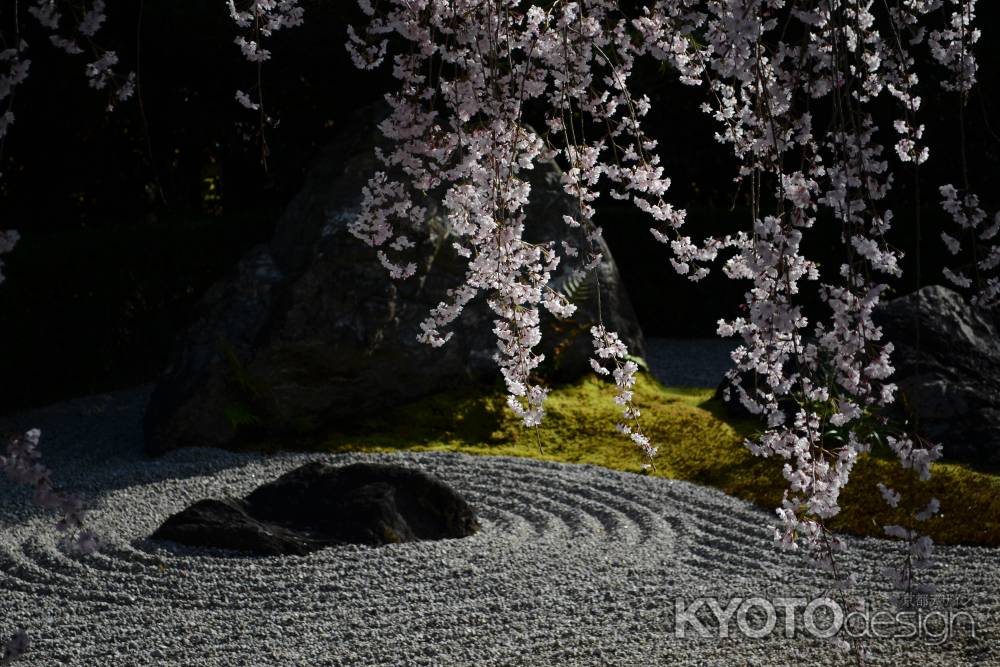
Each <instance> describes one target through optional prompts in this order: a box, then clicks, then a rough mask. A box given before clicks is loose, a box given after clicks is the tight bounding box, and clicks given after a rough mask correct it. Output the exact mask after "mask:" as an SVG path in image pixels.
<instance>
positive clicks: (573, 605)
mask: <svg viewBox="0 0 1000 667" xmlns="http://www.w3.org/2000/svg"><path fill="white" fill-rule="evenodd" d="M148 391H149V389H148V387H147V388H139V389H134V390H129V391H124V392H118V393H116V394H111V395H105V396H100V397H91V398H85V399H77V400H75V401H72V402H69V403H65V404H61V405H59V406H53V407H51V408H47V409H44V410H39V411H35V412H33V413H29V414H27V415H22V416H20V417H18V418H16V419H14V420H7V422H6V423H4V424H2V427H3V429H11V430H13V429H23V428H27V427H30V426H38V427H40V428H42V429H43V437H42V451H43V454H44V456H45V458H46V460H47V461H48V462H49V463H50V465H52V466H53V468H54V469H55V480H56V482H57V483H58V484H59V485H61V486H63V487H65V488H69V489H72V490H74V491H77V492H80V493H83V494H84V495H85V496H86V497H87V498H88V504H89V506H90V507H92V508H93V509H92V510H91V512H90V515H89V519H90V522H91V525H92V526H93V527H94V528H95V529H96V530H97V531H98V532H100V533H101V534H102V535H103V536H105V538H106V542H105V544H104V545H103V546H102V547H101V549H100V551H99V552H98V553H97V554H94V555H90V556H72V555H68V554H67V553H65V552H64V551H62V550H61V549H60V548H59V547H57V546H56V542H55V538H54V534H53V530H52V529H51V526H52V519H51V517H48V516H42V515H39V514H38V513H37V512H36V511H35V510H34V509H33V506H32V505H31V504H30V503H29V502H28V498H27V495H26V493H25V492H24V491H23V490H20V489H14V488H12V487H11V485H10V484H9V483H7V482H6V481H2V482H0V592H2V594H0V634H2V635H3V636H9V635H10V633H12V632H13V630H14V629H15V628H16V627H19V626H24V627H26V628H27V630H28V632H29V633H30V635H31V637H32V638H33V641H34V645H33V648H32V651H31V654H30V657H29V659H27V660H26V661H25V663H24V664H27V665H88V666H89V665H122V666H126V665H127V666H141V665H199V666H205V667H212V666H221V665H227V666H228V665H310V666H312V665H351V666H355V665H407V666H408V665H469V666H473V665H475V666H489V665H553V666H556V665H581V666H582V665H587V666H589V665H826V664H830V665H835V664H847V663H846V661H845V660H844V659H843V657H842V656H841V655H839V654H837V653H836V652H834V651H832V650H831V648H830V646H829V644H827V643H825V642H823V641H820V640H814V639H810V638H806V637H799V638H795V639H792V640H788V639H785V638H784V637H783V636H782V635H781V633H780V632H775V633H774V634H773V635H772V636H771V637H769V638H765V639H759V640H754V639H747V638H743V637H739V636H737V637H733V638H729V639H719V638H715V637H713V638H709V639H694V638H691V637H690V636H689V637H686V638H678V637H676V636H675V635H674V609H675V599H676V598H677V597H679V596H700V595H711V596H715V597H718V598H729V597H731V596H734V595H735V596H739V597H744V598H746V597H755V596H764V597H807V598H808V597H812V596H816V595H820V594H822V593H823V591H824V583H823V579H822V578H821V577H819V576H817V575H815V574H812V573H811V572H810V571H809V570H807V569H806V568H804V567H803V563H802V561H801V560H800V559H799V557H797V556H796V555H794V554H788V553H785V552H781V551H778V550H777V549H775V547H774V546H773V545H772V543H771V541H770V539H769V538H768V536H767V534H766V530H765V526H766V524H768V522H769V521H770V518H771V517H770V515H769V513H767V512H763V511H761V510H760V509H757V508H754V507H753V506H751V505H750V504H748V503H746V502H743V501H740V500H737V499H734V498H731V497H728V496H726V495H724V494H723V493H721V492H719V491H717V490H714V489H710V488H705V487H700V486H696V485H693V484H689V483H684V482H676V481H667V480H662V479H653V478H649V477H644V476H639V475H632V474H627V473H618V472H613V471H609V470H605V469H602V468H597V467H593V466H580V465H564V464H553V463H544V462H538V461H532V460H528V459H516V458H494V457H471V456H466V455H459V454H396V455H379V456H362V455H341V456H322V455H315V454H313V455H280V456H274V457H260V456H251V455H242V454H234V453H229V452H224V451H221V450H215V449H185V450H181V451H177V452H173V453H171V454H168V455H166V456H164V457H162V458H160V459H156V460H148V459H146V458H144V457H143V456H142V453H141V429H140V426H139V420H140V418H141V413H142V406H143V405H144V402H145V399H146V397H147V396H148ZM315 459H321V460H328V461H330V462H332V463H347V462H351V461H358V460H378V461H393V462H397V463H402V464H405V465H412V466H419V467H421V468H423V469H425V470H428V471H430V472H431V473H433V474H436V475H438V476H440V477H441V478H443V479H444V480H446V481H447V482H448V483H450V484H452V485H453V486H454V487H455V488H456V489H458V490H459V491H460V492H461V493H463V494H465V495H466V496H467V498H468V499H469V500H470V502H471V503H472V505H473V506H474V507H475V508H476V510H477V512H478V513H479V516H480V518H481V521H482V523H483V528H482V530H481V531H480V532H479V533H478V534H477V535H475V536H473V537H471V538H466V539H462V540H444V541H440V542H425V543H414V544H403V545H393V546H387V547H381V548H367V547H343V548H333V549H327V550H324V551H321V552H317V553H315V554H312V555H310V556H308V557H271V558H248V557H243V556H237V555H233V554H214V555H213V554H210V553H207V552H200V551H198V550H195V549H189V548H180V547H173V548H170V547H168V546H167V545H165V544H164V543H155V542H152V541H149V540H147V539H146V538H145V536H146V535H147V534H148V533H149V532H150V531H151V530H153V529H154V528H155V527H156V526H157V525H158V524H159V522H161V521H162V520H163V519H164V518H166V517H167V516H168V515H169V514H171V513H173V512H176V511H178V510H180V509H182V508H183V507H184V506H185V505H187V504H189V503H190V502H192V501H194V500H196V499H199V498H204V497H210V496H216V497H217V496H221V495H227V494H229V495H241V494H243V493H245V492H247V491H249V490H250V489H251V488H253V487H254V486H256V485H258V484H260V483H262V482H263V481H266V480H269V479H272V478H274V477H276V476H278V475H279V474H281V473H283V472H285V471H287V470H289V469H291V468H293V467H295V466H297V465H300V464H301V463H303V462H304V461H307V460H315ZM850 543H851V547H852V548H851V555H850V557H849V558H847V559H846V560H845V564H846V565H848V566H849V567H853V568H856V569H857V570H859V571H860V572H861V573H862V576H863V578H865V579H867V580H870V581H871V580H877V579H878V576H877V575H876V574H875V573H874V569H875V568H876V567H877V566H878V565H881V564H883V563H884V562H886V560H887V558H889V557H890V556H891V555H893V554H895V553H897V551H896V547H895V546H894V545H891V544H889V543H887V542H884V541H882V540H871V539H869V540H850ZM939 564H940V567H939V569H938V570H937V571H936V572H935V573H933V574H932V575H931V576H932V578H933V579H935V580H937V581H938V582H939V584H940V587H941V589H942V592H943V593H949V594H958V595H961V596H964V597H967V598H968V599H967V600H966V601H965V602H964V603H963V607H962V608H963V609H964V610H966V611H969V612H970V613H972V614H973V616H974V618H975V619H976V623H977V628H976V634H977V637H976V638H973V637H971V636H969V633H968V632H959V633H958V635H957V636H956V637H953V638H952V639H951V640H950V641H948V642H946V643H944V644H942V645H938V646H934V645H930V644H929V643H927V642H925V641H914V640H907V641H899V642H895V643H892V642H878V643H873V644H872V645H871V647H872V650H873V652H874V658H875V659H874V660H873V663H872V664H893V665H895V664H915V665H1000V646H998V643H1000V632H998V630H1000V628H998V620H997V610H998V609H1000V604H998V602H1000V595H998V594H1000V590H998V589H1000V577H998V575H1000V550H994V549H985V548H971V547H950V548H941V549H940V559H939ZM867 595H868V598H869V599H870V600H871V601H872V602H873V603H874V604H876V605H884V594H883V593H882V592H879V591H875V590H872V591H869V592H868V594H867ZM723 605H725V601H723ZM779 627H780V626H779Z"/></svg>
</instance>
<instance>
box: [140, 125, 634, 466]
mask: <svg viewBox="0 0 1000 667" xmlns="http://www.w3.org/2000/svg"><path fill="white" fill-rule="evenodd" d="M376 124H377V117H376V112H374V111H362V112H359V114H358V117H357V119H356V121H354V122H353V123H352V124H351V125H350V127H347V128H345V131H344V132H342V133H341V135H340V136H339V138H338V139H336V140H335V141H334V142H333V143H332V144H331V145H330V146H329V147H328V148H327V150H326V151H325V152H324V153H323V155H321V156H320V158H319V159H318V160H317V161H316V163H315V165H314V166H313V167H312V168H311V170H310V171H309V172H308V174H307V177H306V180H305V184H304V186H303V188H302V190H301V191H300V192H299V193H298V194H297V195H296V197H295V198H294V199H293V200H292V202H291V203H290V204H289V206H288V207H287V209H286V210H285V212H284V213H283V215H282V217H281V219H280V220H279V222H278V225H277V228H276V231H275V234H274V237H273V238H272V240H271V242H270V243H269V244H266V245H261V246H257V247H255V248H253V249H252V250H250V251H249V252H248V253H247V255H246V256H244V257H243V258H242V259H241V260H240V262H239V264H238V265H237V266H236V267H235V269H234V270H233V271H232V273H231V275H229V276H228V277H227V278H225V279H224V280H222V281H221V282H219V283H218V284H216V285H215V286H213V287H212V288H211V289H210V290H209V291H208V292H207V293H206V295H205V296H204V298H203V300H202V302H201V304H200V306H199V310H198V313H197V316H196V318H195V322H194V324H193V325H192V326H191V327H190V329H189V330H188V331H187V332H186V333H185V334H184V335H183V336H182V337H181V338H180V339H179V341H178V343H177V345H176V349H175V351H174V353H173V355H172V359H171V361H170V363H169V366H168V368H167V369H166V371H165V373H164V375H163V376H162V378H161V379H160V381H159V383H158V385H157V387H156V389H155V391H154V392H153V394H152V397H151V398H150V402H149V405H148V407H147V410H146V415H145V421H144V427H145V435H146V449H147V451H148V452H149V453H151V454H157V453H161V452H164V451H167V450H169V449H172V448H175V447H181V446H219V447H225V446H230V445H233V444H234V443H235V442H236V441H237V440H238V439H239V438H240V437H242V436H243V435H247V434H261V433H267V434H271V435H280V434H292V433H306V432H310V431H313V430H316V429H319V428H321V427H324V426H326V425H329V424H337V423H339V422H342V421H343V420H345V419H348V418H353V417H355V416H357V415H362V414H366V413H372V412H374V411H377V410H382V409H386V408H391V407H393V406H396V405H399V404H402V403H405V402H408V401H412V400H414V399H417V398H419V397H422V396H425V395H428V394H431V393H434V392H439V391H442V390H456V389H462V388H465V387H469V386H472V385H475V384H478V383H492V382H495V381H496V379H497V378H498V377H499V373H498V370H497V367H496V363H495V362H494V361H493V354H494V352H495V351H496V343H495V339H494V336H493V333H492V328H493V321H492V320H493V317H492V313H491V311H490V310H489V308H488V307H487V306H486V304H485V303H484V302H483V300H482V299H481V298H480V299H477V300H476V301H475V302H474V303H473V304H470V306H468V307H467V308H466V310H465V312H464V313H463V314H462V315H461V317H460V319H459V321H458V322H457V323H456V325H455V327H454V331H455V336H454V338H453V339H452V340H451V341H450V342H448V343H447V344H445V345H444V346H443V347H441V348H437V349H434V348H431V347H429V346H426V345H423V344H421V343H419V342H418V341H417V334H418V333H419V331H420V329H419V324H420V322H421V321H422V320H423V319H424V318H425V317H426V315H427V313H428V312H429V311H430V309H431V308H432V307H434V306H435V305H437V304H438V303H439V302H440V301H441V300H442V299H444V297H445V294H446V292H447V290H448V289H449V288H452V287H455V286H457V285H458V284H459V283H460V282H461V280H462V276H463V275H464V268H463V264H462V262H461V261H460V259H461V258H459V257H458V256H457V253H455V251H454V250H453V248H452V247H451V243H452V241H451V239H450V238H449V236H448V230H447V227H446V224H445V223H444V222H443V221H442V220H441V217H440V216H439V215H437V213H436V212H437V210H438V208H437V207H436V206H435V205H434V203H433V201H428V202H427V207H428V210H429V211H430V214H429V219H428V221H427V223H426V225H425V226H424V227H425V229H424V230H423V231H422V232H418V233H416V234H409V236H410V238H411V240H413V241H414V242H416V243H417V248H416V253H415V256H416V257H418V258H419V260H418V261H419V262H420V265H419V268H418V275H417V276H416V277H415V278H411V279H409V280H406V281H402V282H392V281H391V280H390V279H389V277H388V276H387V274H386V272H385V270H384V269H383V268H382V267H381V265H380V264H379V263H378V261H377V259H376V258H375V254H374V251H373V250H372V249H371V248H369V247H368V246H366V245H365V244H363V243H362V242H360V241H359V240H358V239H356V238H355V237H353V236H352V235H351V234H350V233H349V232H348V231H347V223H348V222H349V221H350V220H352V219H353V217H354V216H355V215H356V214H357V211H358V209H359V205H360V201H361V189H362V187H363V186H364V185H365V183H366V182H367V179H368V177H369V175H370V174H371V173H373V171H374V170H375V168H376V163H375V158H374V150H373V149H374V147H375V146H376V145H377V142H378V130H377V128H376ZM531 183H532V197H531V199H532V203H531V206H530V207H529V209H528V223H527V231H526V237H528V239H529V240H541V239H548V238H558V239H565V240H568V241H576V242H577V244H578V245H580V246H581V247H583V243H584V242H583V238H582V234H581V233H580V232H578V231H574V230H570V229H569V228H567V227H566V225H565V224H564V222H563V214H568V213H571V212H572V208H573V205H574V202H573V200H572V199H571V198H570V197H569V196H567V195H566V194H565V193H564V191H563V190H562V187H561V185H560V172H559V170H558V168H557V167H556V166H555V165H554V164H547V165H543V166H542V167H541V168H538V169H536V170H535V171H534V172H533V173H532V181H531ZM603 252H604V258H605V259H604V261H603V263H602V264H601V265H600V266H599V267H598V269H597V270H598V271H599V274H600V283H601V285H602V287H601V293H600V303H601V306H602V310H603V318H604V322H605V325H606V326H607V327H608V328H609V329H612V330H615V331H617V332H618V333H619V335H620V336H621V337H622V340H623V341H625V342H626V344H627V345H628V346H629V348H630V350H631V351H632V352H633V353H634V354H636V355H638V356H643V355H644V353H645V350H644V342H643V337H642V331H641V330H640V328H639V325H638V323H637V322H636V319H635V315H634V312H633V310H632V306H631V304H630V302H629V299H628V295H627V294H626V292H625V290H624V287H623V286H622V282H621V278H620V276H619V274H618V269H617V267H616V266H615V263H614V260H613V259H612V257H611V253H610V251H609V250H608V248H607V247H606V246H605V247H603ZM552 286H553V287H554V288H555V289H559V290H562V291H564V292H565V293H568V294H570V295H571V297H572V299H573V300H574V302H575V303H576V304H577V306H578V311H577V313H576V314H575V315H574V316H573V318H572V319H571V320H569V321H559V322H557V321H555V320H554V319H553V318H550V317H548V316H546V319H545V321H544V323H543V324H544V326H543V337H544V338H545V339H546V340H547V343H546V344H545V345H543V352H545V353H546V357H547V359H546V362H545V367H544V369H543V370H544V372H545V373H546V374H547V375H548V377H549V378H550V379H551V380H556V381H563V380H572V379H574V378H576V377H579V376H580V375H582V374H583V373H585V372H587V371H588V369H589V365H588V363H587V357H588V355H589V353H590V348H591V337H590V335H589V326H590V325H591V324H592V323H594V322H596V321H597V303H598V299H597V290H596V289H595V288H593V287H592V281H586V282H584V283H578V282H577V281H573V280H571V279H570V276H569V269H568V268H567V267H560V269H559V272H558V273H557V274H556V275H554V276H553V281H552ZM556 341H562V343H561V344H560V345H559V347H558V348H556V347H554V343H555V342H556ZM546 345H547V347H546Z"/></svg>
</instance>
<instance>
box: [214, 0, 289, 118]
mask: <svg viewBox="0 0 1000 667" xmlns="http://www.w3.org/2000/svg"><path fill="white" fill-rule="evenodd" d="M228 5H229V17H230V18H231V19H232V20H233V23H235V24H236V27H238V28H239V29H240V30H241V34H239V35H237V36H236V38H235V39H234V40H233V42H234V43H235V44H236V45H237V46H239V47H240V52H241V53H242V54H243V57H244V58H246V59H247V60H248V61H249V62H251V63H255V64H257V66H258V79H257V95H256V101H255V100H254V99H252V98H251V97H250V95H249V94H247V93H246V92H245V91H243V90H237V91H236V101H237V102H239V104H240V106H242V107H244V108H246V109H250V110H251V111H260V110H261V106H262V104H263V91H262V90H261V85H260V75H259V72H260V70H259V66H260V64H261V63H263V62H265V61H267V60H270V59H271V51H270V50H269V49H265V48H264V47H263V45H262V42H263V40H264V38H266V37H270V36H271V35H272V34H273V33H275V32H277V31H279V30H284V29H287V28H294V27H295V26H298V25H302V21H303V20H304V16H305V10H304V9H303V8H302V7H301V6H300V5H299V0H249V2H241V3H240V5H239V6H237V3H236V1H235V0H229V1H228Z"/></svg>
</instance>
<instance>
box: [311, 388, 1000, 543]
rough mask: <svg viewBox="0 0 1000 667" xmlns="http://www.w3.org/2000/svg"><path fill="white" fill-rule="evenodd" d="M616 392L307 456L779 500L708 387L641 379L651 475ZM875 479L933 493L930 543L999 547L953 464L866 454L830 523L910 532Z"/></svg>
mask: <svg viewBox="0 0 1000 667" xmlns="http://www.w3.org/2000/svg"><path fill="white" fill-rule="evenodd" d="M613 396H614V387H613V386H612V385H609V384H608V383H606V382H604V381H602V380H599V379H597V378H588V379H585V380H582V381H581V382H579V383H577V384H574V385H569V386H564V387H559V388H556V389H554V390H553V391H552V392H551V394H550V395H549V400H548V402H547V404H546V410H547V414H546V417H545V421H544V422H543V424H542V426H541V427H540V428H538V429H537V430H532V429H526V428H524V427H522V426H521V425H520V422H519V421H518V420H517V419H516V418H515V417H514V416H513V414H512V413H511V412H510V410H508V409H507V407H506V404H505V399H504V397H503V396H502V395H501V394H500V393H496V392H493V393H490V392H485V391H484V392H482V393H476V394H469V393H461V394H457V393H456V394H444V395H438V396H432V397H430V398H426V399H423V400H421V401H418V402H416V403H413V404H410V405H407V406H404V407H402V408H399V409H397V410H394V411H392V412H389V413H387V414H386V415H384V416H381V417H378V418H369V419H365V420H361V421H359V422H357V423H356V424H353V425H351V427H350V428H348V429H347V430H345V431H343V432H338V433H326V434H323V435H322V436H320V437H318V438H316V439H315V440H314V441H313V442H312V443H310V448H311V449H317V450H322V451H334V452H340V451H370V452H374V451H379V452H385V451H400V450H409V451H452V452H464V453H468V454H491V455H506V456H525V457H530V458H536V459H545V460H551V461H562V462H566V463H590V464H595V465H600V466H605V467H607V468H612V469H615V470H621V471H626V472H634V473H637V474H653V475H657V476H662V477H667V478H672V479H682V480H687V481H691V482H695V483H698V484H703V485H707V486H714V487H716V488H719V489H722V490H723V491H725V492H726V493H728V494H730V495H733V496H736V497H738V498H743V499H746V500H749V501H751V502H754V503H756V504H758V505H760V506H762V507H764V508H767V509H771V508H774V507H776V506H778V505H779V504H780V502H781V498H782V493H783V491H784V489H785V487H786V482H785V480H784V478H783V477H782V475H781V466H782V463H783V461H781V460H774V459H762V458H758V457H755V456H754V455H753V454H751V453H750V452H749V451H748V450H747V449H746V448H745V447H744V446H743V444H742V443H743V438H744V437H745V436H746V435H749V434H751V433H752V432H753V431H754V429H756V428H757V427H758V425H757V424H756V423H752V422H738V421H733V420H731V419H728V418H727V416H726V415H725V412H724V410H723V407H722V406H721V405H720V404H719V403H718V402H716V401H713V400H711V396H712V391H711V390H708V389H683V388H667V387H663V386H662V385H660V384H659V383H658V382H656V381H655V380H653V379H652V378H650V377H649V376H648V375H645V374H640V376H639V379H638V382H637V384H636V387H635V401H636V403H637V404H638V406H639V408H640V409H641V411H642V418H643V428H644V430H645V431H646V433H647V435H649V436H650V437H651V438H652V440H653V441H654V443H656V444H657V445H658V447H659V455H658V456H657V458H656V461H655V470H653V471H651V472H648V473H646V472H644V471H642V464H643V462H644V460H643V457H642V455H641V453H640V451H639V450H638V449H637V448H635V447H632V446H630V445H629V443H628V442H626V441H625V440H624V439H623V437H622V436H621V435H620V434H618V433H617V432H616V431H615V427H614V425H615V423H616V422H617V420H618V417H619V415H620V408H619V407H618V406H617V405H616V404H615V403H614V400H613ZM539 445H540V447H539ZM879 481H883V482H886V483H887V484H889V485H890V486H891V487H893V488H895V489H896V490H897V491H900V492H901V493H903V494H904V499H903V502H902V503H900V505H901V508H902V506H904V505H907V502H906V498H907V497H912V498H914V499H916V506H917V508H918V509H922V508H923V506H924V505H925V504H926V502H927V499H929V498H930V497H931V496H934V497H937V498H938V499H939V500H940V502H941V512H942V514H941V515H940V516H939V517H937V518H934V519H931V520H930V521H927V522H926V523H924V524H922V525H921V526H920V528H921V530H922V532H926V533H928V534H930V535H931V536H932V537H933V538H934V540H935V542H938V543H943V544H980V545H991V546H1000V476H997V475H991V474H987V473H983V472H977V471H974V470H970V469H968V468H966V467H963V466H960V465H955V464H946V463H939V464H936V465H935V466H934V468H933V476H932V477H931V479H930V480H929V481H927V482H918V481H917V480H916V478H915V476H914V475H913V474H912V473H911V472H909V471H906V470H903V469H902V468H901V467H900V466H899V464H898V463H897V462H896V461H894V460H890V459H888V458H880V457H876V456H873V455H865V456H863V457H862V458H861V459H860V460H859V462H858V464H857V466H856V467H855V469H854V472H853V473H852V479H851V482H850V484H849V485H848V487H847V489H846V490H845V492H844V494H843V496H842V498H841V505H842V512H841V514H840V515H839V516H838V517H836V519H835V520H834V521H833V522H831V524H830V525H831V527H832V528H833V529H835V530H838V531H843V532H849V533H853V534H857V535H872V536H882V535H883V532H882V528H881V527H882V526H883V525H884V524H888V523H900V524H902V525H907V521H906V514H905V513H904V512H903V511H902V509H901V510H899V511H893V510H891V509H890V508H888V507H887V506H886V505H885V503H884V502H883V501H882V498H881V495H880V494H879V492H878V490H877V488H876V484H877V482H879ZM907 507H912V506H911V505H908V506H907Z"/></svg>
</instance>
